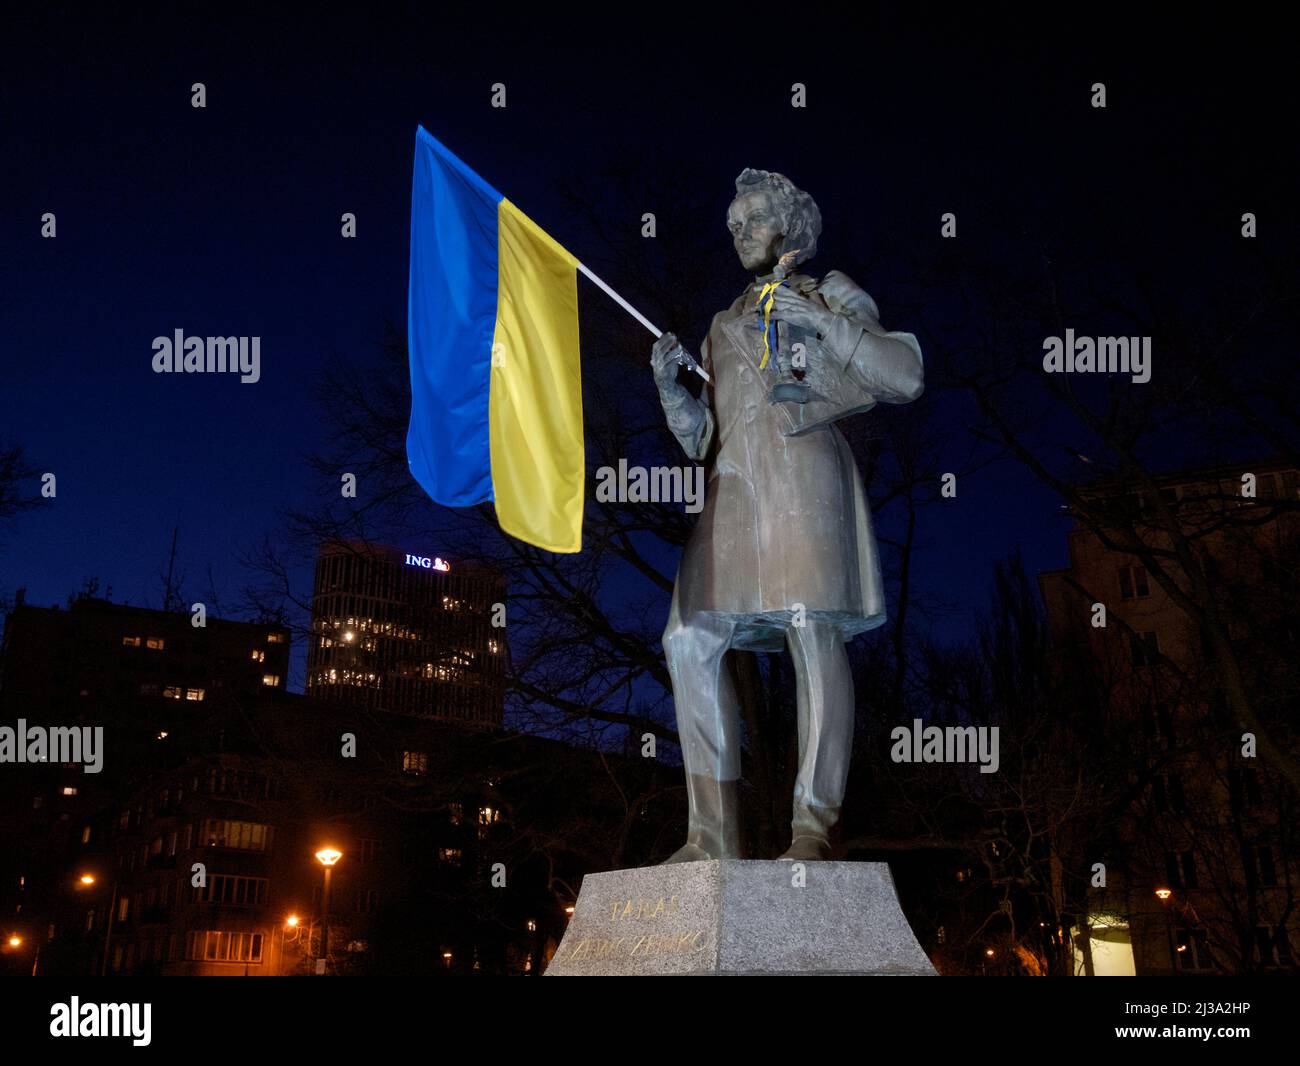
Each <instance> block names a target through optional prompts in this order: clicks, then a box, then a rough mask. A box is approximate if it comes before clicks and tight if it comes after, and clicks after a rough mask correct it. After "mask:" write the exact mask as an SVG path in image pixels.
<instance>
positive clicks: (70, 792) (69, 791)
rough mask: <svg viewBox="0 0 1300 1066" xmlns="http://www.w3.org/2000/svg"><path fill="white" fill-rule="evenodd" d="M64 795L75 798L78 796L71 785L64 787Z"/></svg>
mask: <svg viewBox="0 0 1300 1066" xmlns="http://www.w3.org/2000/svg"><path fill="white" fill-rule="evenodd" d="M63 794H64V795H65V796H75V795H76V794H77V790H76V789H75V788H73V787H72V786H71V785H64V786H63Z"/></svg>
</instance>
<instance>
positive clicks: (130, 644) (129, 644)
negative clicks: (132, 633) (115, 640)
mask: <svg viewBox="0 0 1300 1066" xmlns="http://www.w3.org/2000/svg"><path fill="white" fill-rule="evenodd" d="M139 646H140V638H139V637H123V638H122V647H124V648H138V647H139Z"/></svg>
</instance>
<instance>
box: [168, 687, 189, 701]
mask: <svg viewBox="0 0 1300 1066" xmlns="http://www.w3.org/2000/svg"><path fill="white" fill-rule="evenodd" d="M184 695H185V693H184V690H183V689H182V688H181V687H180V686H179V685H168V686H167V687H166V688H164V689H163V699H168V700H179V699H181V698H182V697H183V696H184Z"/></svg>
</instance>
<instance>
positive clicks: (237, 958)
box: [185, 930, 262, 962]
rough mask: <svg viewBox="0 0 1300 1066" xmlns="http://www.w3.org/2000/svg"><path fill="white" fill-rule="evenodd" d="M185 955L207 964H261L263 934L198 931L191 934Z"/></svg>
mask: <svg viewBox="0 0 1300 1066" xmlns="http://www.w3.org/2000/svg"><path fill="white" fill-rule="evenodd" d="M185 955H186V957H187V958H190V959H202V960H204V961H207V962H261V961H262V934H261V933H223V932H219V931H217V930H207V931H203V930H196V931H195V932H192V933H190V934H189V937H188V939H187V941H186V946H185Z"/></svg>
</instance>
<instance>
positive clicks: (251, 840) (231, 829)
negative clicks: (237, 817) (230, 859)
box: [203, 818, 271, 851]
mask: <svg viewBox="0 0 1300 1066" xmlns="http://www.w3.org/2000/svg"><path fill="white" fill-rule="evenodd" d="M203 843H204V844H206V845H207V846H208V847H210V848H237V849H239V850H240V851H266V850H267V849H268V848H270V846H271V827H270V826H269V825H265V824H263V823H262V822H238V821H232V820H229V819H223V818H209V819H207V820H206V821H204V823H203Z"/></svg>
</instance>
